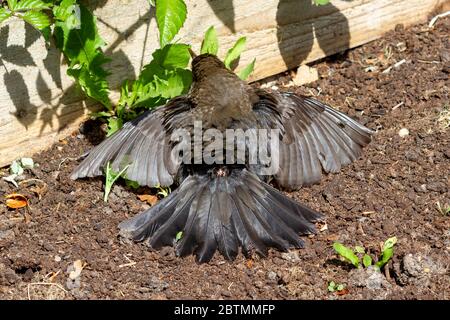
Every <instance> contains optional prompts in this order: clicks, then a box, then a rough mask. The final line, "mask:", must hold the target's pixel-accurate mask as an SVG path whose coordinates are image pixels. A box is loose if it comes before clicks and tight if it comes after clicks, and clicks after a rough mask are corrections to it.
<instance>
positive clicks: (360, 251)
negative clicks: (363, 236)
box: [355, 246, 366, 253]
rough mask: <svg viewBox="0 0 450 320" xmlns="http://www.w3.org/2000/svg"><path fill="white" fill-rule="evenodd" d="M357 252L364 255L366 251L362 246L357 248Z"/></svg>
mask: <svg viewBox="0 0 450 320" xmlns="http://www.w3.org/2000/svg"><path fill="white" fill-rule="evenodd" d="M355 251H356V252H358V253H364V252H366V250H365V249H364V248H363V247H361V246H355Z"/></svg>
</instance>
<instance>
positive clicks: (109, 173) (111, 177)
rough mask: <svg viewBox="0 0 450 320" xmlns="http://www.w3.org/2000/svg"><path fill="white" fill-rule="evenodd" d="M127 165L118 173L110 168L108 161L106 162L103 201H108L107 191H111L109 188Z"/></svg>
mask: <svg viewBox="0 0 450 320" xmlns="http://www.w3.org/2000/svg"><path fill="white" fill-rule="evenodd" d="M128 167H129V165H127V166H126V167H125V168H123V169H122V170H121V171H120V172H119V173H116V172H114V171H113V170H112V169H111V165H110V164H109V162H108V163H107V164H106V172H105V175H106V181H105V195H104V197H103V201H105V202H108V196H109V193H110V192H111V188H112V186H113V184H114V182H116V181H117V179H119V177H120V176H121V175H122V174H124V172H125V171H126V170H127V169H128Z"/></svg>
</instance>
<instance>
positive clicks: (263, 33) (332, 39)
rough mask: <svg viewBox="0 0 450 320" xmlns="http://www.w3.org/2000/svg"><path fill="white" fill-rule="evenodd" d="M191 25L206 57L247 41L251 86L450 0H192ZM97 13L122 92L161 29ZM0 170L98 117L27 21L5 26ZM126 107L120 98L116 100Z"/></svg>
mask: <svg viewBox="0 0 450 320" xmlns="http://www.w3.org/2000/svg"><path fill="white" fill-rule="evenodd" d="M186 2H187V4H188V10H189V14H188V20H187V21H186V24H185V26H184V28H183V29H182V32H181V33H180V35H179V37H178V39H180V40H181V41H183V42H187V43H191V44H192V45H193V47H194V49H197V50H198V48H199V46H200V42H201V39H202V36H203V33H204V31H205V30H206V29H207V28H208V27H209V26H210V25H214V26H216V28H217V30H218V34H219V40H220V44H221V49H220V52H219V54H220V55H222V56H223V55H224V54H225V52H226V50H227V49H228V48H229V47H230V46H231V45H232V44H233V43H234V42H235V41H236V40H237V38H238V37H240V36H243V35H245V36H247V38H248V42H247V43H248V45H247V47H248V49H247V50H246V51H245V52H244V54H243V55H242V58H241V65H246V64H247V63H249V62H250V61H251V60H252V59H253V58H254V57H256V58H257V63H256V69H255V72H254V74H253V75H252V80H256V79H261V78H264V77H267V76H270V75H273V74H276V73H279V72H282V71H284V70H287V69H289V68H293V67H296V66H298V65H299V64H301V63H306V62H310V61H314V60H316V59H319V58H322V57H324V56H326V55H329V54H333V53H336V52H339V51H342V50H344V49H347V48H351V47H355V46H358V45H361V44H363V43H366V42H368V41H371V40H373V39H376V38H378V37H380V36H381V35H382V34H383V33H385V32H386V31H388V30H391V29H393V28H394V27H395V25H396V24H398V23H402V24H404V25H410V24H413V23H418V22H421V21H424V20H425V19H426V18H427V16H428V14H429V13H430V12H431V11H432V10H434V8H436V7H437V6H438V5H440V4H442V3H444V2H448V0H359V1H358V0H355V1H350V2H349V1H342V0H333V1H332V3H331V4H330V5H327V6H323V7H316V6H314V5H312V0H278V1H266V0H254V1H246V0H234V1H232V0H188V1H186ZM89 4H90V6H91V7H93V8H96V9H95V14H96V15H97V17H98V21H99V27H100V33H101V35H102V36H103V37H104V38H105V40H106V41H107V43H108V45H107V46H106V48H105V51H106V53H107V54H108V55H110V56H112V58H113V61H112V62H111V63H110V65H109V66H108V68H109V69H110V70H112V71H113V74H112V75H111V76H110V78H109V81H110V83H111V85H112V87H114V88H117V87H118V86H119V85H120V83H121V82H122V81H123V80H124V79H127V78H132V77H135V76H136V74H137V73H138V72H139V70H140V68H141V67H142V65H143V64H145V63H147V62H149V60H150V57H151V52H152V51H153V50H154V49H155V47H156V46H157V45H158V41H157V32H156V22H155V19H154V18H153V17H152V15H151V14H150V13H149V10H148V3H147V1H146V0H133V1H131V0H110V1H104V0H100V1H89ZM0 62H1V65H0V166H2V165H6V164H8V163H9V162H11V161H12V160H14V159H15V158H18V157H21V156H24V155H30V154H32V153H33V152H36V151H38V150H42V149H44V148H46V147H47V146H49V145H50V144H51V143H53V142H54V141H55V140H56V139H58V138H59V137H61V136H64V135H66V134H67V133H68V132H70V131H73V130H74V129H75V128H76V127H77V126H78V124H79V123H80V122H81V121H82V119H84V118H85V116H86V114H87V113H88V112H89V111H88V108H87V106H88V105H90V107H91V109H92V108H95V105H93V103H92V101H83V99H82V97H83V96H82V95H81V94H80V92H79V91H78V89H77V88H76V87H75V86H74V84H73V81H72V79H70V78H69V77H67V76H66V67H65V65H64V64H62V63H61V62H62V59H61V56H60V55H59V53H58V51H57V50H56V49H54V48H53V47H51V48H50V50H47V49H46V48H45V43H44V40H43V39H42V38H41V37H39V34H38V33H37V31H35V30H33V29H32V28H31V27H25V26H24V23H23V22H22V21H19V20H12V21H10V22H8V23H6V24H2V25H1V26H0ZM111 98H112V99H113V100H114V101H117V98H118V92H117V91H114V92H112V93H111Z"/></svg>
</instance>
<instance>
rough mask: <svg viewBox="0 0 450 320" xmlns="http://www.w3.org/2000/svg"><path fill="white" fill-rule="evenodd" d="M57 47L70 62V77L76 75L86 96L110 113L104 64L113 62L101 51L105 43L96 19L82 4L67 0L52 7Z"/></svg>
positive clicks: (68, 72) (68, 71)
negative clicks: (99, 103)
mask: <svg viewBox="0 0 450 320" xmlns="http://www.w3.org/2000/svg"><path fill="white" fill-rule="evenodd" d="M53 13H54V15H55V18H56V19H57V21H56V22H55V30H54V35H55V40H56V41H55V42H56V46H57V47H58V48H59V49H60V50H62V52H63V53H64V55H65V57H66V58H67V59H68V60H69V68H68V70H67V74H68V75H70V76H73V77H74V78H75V79H76V80H77V82H78V84H79V85H80V86H81V88H82V89H83V91H84V92H85V94H86V95H87V96H89V97H91V98H93V99H95V100H97V101H99V102H101V103H102V104H103V105H104V106H106V107H107V108H108V109H109V110H111V102H110V100H109V97H108V95H109V85H108V82H107V81H106V76H107V75H108V74H109V73H108V72H106V71H105V70H104V69H103V64H105V63H106V62H108V61H109V60H110V59H109V58H107V57H106V56H105V55H104V54H103V52H102V51H101V47H102V46H103V45H104V44H105V42H104V41H103V39H102V38H101V37H100V35H99V33H98V29H97V24H96V19H95V17H94V16H93V15H92V13H91V12H90V11H89V10H88V9H86V8H85V7H84V6H82V5H79V6H78V5H75V1H73V0H64V1H62V2H61V4H60V6H55V7H54V8H53Z"/></svg>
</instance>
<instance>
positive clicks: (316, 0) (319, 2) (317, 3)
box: [314, 0, 330, 6]
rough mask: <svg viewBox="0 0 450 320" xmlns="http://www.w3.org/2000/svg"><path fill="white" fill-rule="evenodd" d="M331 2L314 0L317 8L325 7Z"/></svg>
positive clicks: (328, 0)
mask: <svg viewBox="0 0 450 320" xmlns="http://www.w3.org/2000/svg"><path fill="white" fill-rule="evenodd" d="M329 2H330V0H314V3H315V4H316V5H317V6H324V5H326V4H328V3H329Z"/></svg>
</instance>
